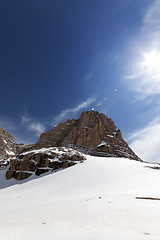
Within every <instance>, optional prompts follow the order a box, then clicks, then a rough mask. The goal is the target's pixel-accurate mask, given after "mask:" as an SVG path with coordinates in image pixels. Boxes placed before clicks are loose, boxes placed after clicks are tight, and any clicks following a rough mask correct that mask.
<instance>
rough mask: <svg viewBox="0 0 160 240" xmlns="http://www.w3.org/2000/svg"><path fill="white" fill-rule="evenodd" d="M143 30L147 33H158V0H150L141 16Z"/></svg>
mask: <svg viewBox="0 0 160 240" xmlns="http://www.w3.org/2000/svg"><path fill="white" fill-rule="evenodd" d="M142 29H143V31H145V32H146V33H149V34H154V35H153V37H155V36H156V35H157V34H158V35H159V34H160V0H156V1H154V2H152V4H151V5H150V7H149V8H148V9H147V12H146V14H145V15H144V18H143V26H142Z"/></svg>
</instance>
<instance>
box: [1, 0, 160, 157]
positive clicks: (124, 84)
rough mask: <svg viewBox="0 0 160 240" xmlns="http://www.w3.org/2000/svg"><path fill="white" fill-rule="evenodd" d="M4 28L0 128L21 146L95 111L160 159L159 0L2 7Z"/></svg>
mask: <svg viewBox="0 0 160 240" xmlns="http://www.w3.org/2000/svg"><path fill="white" fill-rule="evenodd" d="M0 25H1V38H0V43H1V44H0V83H1V94H0V102H1V108H0V126H1V127H3V128H4V129H5V130H7V131H9V132H10V133H11V134H12V135H14V137H15V140H16V141H17V142H24V143H33V142H36V141H37V140H38V138H39V135H40V134H41V133H42V132H44V131H46V130H48V129H52V128H53V127H54V126H55V125H56V124H57V123H59V122H60V121H65V120H66V119H68V118H78V117H79V115H80V114H81V112H82V111H84V110H91V109H92V108H94V109H95V110H97V111H99V112H103V113H105V114H106V115H107V116H108V117H111V118H112V119H113V121H114V122H115V124H116V125H117V127H118V128H120V129H121V131H122V134H123V136H124V138H125V139H126V140H127V141H128V142H129V144H130V145H131V146H132V147H133V149H134V150H135V151H136V153H137V154H139V155H140V156H141V157H143V158H146V157H147V156H148V153H147V154H146V151H145V149H148V148H150V146H151V145H153V146H154V147H153V146H152V149H154V150H153V151H152V156H153V153H154V158H155V159H158V155H159V153H158V151H159V143H160V137H158V136H157V135H158V134H159V133H158V132H159V131H158V130H159V129H160V127H159V126H160V96H159V95H160V70H159V65H160V57H159V55H160V42H159V39H160V30H159V29H160V0H155V1H150V0H141V1H139V0H112V1H106V0H98V1H97V0H45V1H42V0H27V1H26V0H24V1H21V0H16V1H11V0H2V1H1V3H0ZM146 133H147V134H146ZM146 135H147V137H146ZM153 138H154V144H153V142H152V144H151V139H153ZM155 146H156V149H155ZM155 153H156V154H155Z"/></svg>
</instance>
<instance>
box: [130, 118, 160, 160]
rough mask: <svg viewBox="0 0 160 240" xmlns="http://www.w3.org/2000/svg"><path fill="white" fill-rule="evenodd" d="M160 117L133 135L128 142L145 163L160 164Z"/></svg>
mask: <svg viewBox="0 0 160 240" xmlns="http://www.w3.org/2000/svg"><path fill="white" fill-rule="evenodd" d="M159 133H160V117H157V118H155V119H153V120H152V121H151V122H150V123H149V124H148V125H147V126H146V127H144V128H143V129H141V130H139V131H136V132H134V133H132V134H131V135H130V136H129V137H128V139H127V141H128V142H130V144H129V145H130V147H131V148H132V149H133V151H134V152H135V153H136V154H137V155H138V156H139V157H140V158H141V159H142V160H144V161H148V162H159V163H160V134H159Z"/></svg>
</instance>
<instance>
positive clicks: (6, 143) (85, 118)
mask: <svg viewBox="0 0 160 240" xmlns="http://www.w3.org/2000/svg"><path fill="white" fill-rule="evenodd" d="M0 147H1V150H0V156H2V157H3V158H4V156H6V157H10V154H11V155H12V154H13V155H14V154H15V153H16V155H15V156H14V157H12V158H11V159H10V163H9V162H8V161H7V162H5V164H6V165H7V164H10V166H9V168H8V171H7V173H6V178H7V179H11V178H15V179H16V180H23V179H26V178H28V177H29V176H31V175H37V176H39V175H41V174H43V173H46V172H54V171H58V170H60V169H63V168H66V167H70V166H73V165H75V164H77V163H79V162H83V160H85V157H84V154H89V155H93V156H104V157H125V158H129V159H134V160H137V161H141V159H140V158H138V156H137V155H136V154H135V153H134V152H133V151H132V150H131V149H130V147H129V146H128V144H127V143H126V142H125V141H124V139H123V137H122V134H121V132H120V130H119V129H118V128H117V127H116V126H115V124H114V122H113V121H112V120H111V119H110V118H108V117H107V116H105V115H104V114H103V113H99V112H96V111H86V112H83V113H82V114H81V116H80V118H79V119H77V120H75V119H69V120H67V121H66V122H65V123H60V124H58V125H57V126H56V127H55V128H54V129H52V130H49V131H47V132H45V133H43V134H41V136H40V138H39V141H38V142H37V143H36V144H31V145H24V144H15V142H14V139H13V137H12V136H11V135H10V134H9V133H7V132H5V131H4V130H3V129H0ZM7 154H8V155H7ZM1 162H2V161H1ZM1 168H3V167H2V165H1Z"/></svg>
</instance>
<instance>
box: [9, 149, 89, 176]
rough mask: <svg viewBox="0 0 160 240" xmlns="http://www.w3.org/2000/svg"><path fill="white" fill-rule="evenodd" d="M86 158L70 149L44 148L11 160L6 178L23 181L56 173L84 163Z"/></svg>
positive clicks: (18, 155) (19, 155)
mask: <svg viewBox="0 0 160 240" xmlns="http://www.w3.org/2000/svg"><path fill="white" fill-rule="evenodd" d="M83 160H85V158H84V156H83V155H82V154H80V153H79V152H78V151H76V150H73V149H70V148H62V147H61V148H45V149H44V148H43V149H40V150H32V151H28V152H23V153H21V154H17V156H16V158H14V159H11V161H10V168H9V170H8V171H7V173H6V178H7V179H11V178H15V179H16V180H23V179H26V178H28V177H29V176H31V175H33V174H35V175H37V176H39V175H41V174H43V173H47V172H55V171H58V170H61V169H64V168H67V167H70V166H73V165H75V164H77V163H80V162H83Z"/></svg>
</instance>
